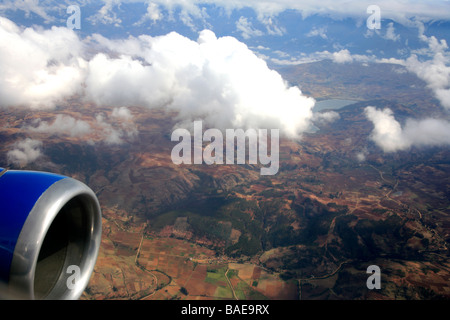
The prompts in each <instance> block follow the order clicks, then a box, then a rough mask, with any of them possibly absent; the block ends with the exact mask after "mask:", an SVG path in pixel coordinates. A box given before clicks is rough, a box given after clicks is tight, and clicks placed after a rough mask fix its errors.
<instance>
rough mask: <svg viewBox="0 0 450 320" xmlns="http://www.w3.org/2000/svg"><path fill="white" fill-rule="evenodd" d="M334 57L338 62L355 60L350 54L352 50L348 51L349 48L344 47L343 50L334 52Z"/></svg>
mask: <svg viewBox="0 0 450 320" xmlns="http://www.w3.org/2000/svg"><path fill="white" fill-rule="evenodd" d="M332 58H333V61H334V62H336V63H349V62H353V57H352V55H351V54H350V51H348V50H347V49H342V50H341V51H337V52H334V53H333V55H332Z"/></svg>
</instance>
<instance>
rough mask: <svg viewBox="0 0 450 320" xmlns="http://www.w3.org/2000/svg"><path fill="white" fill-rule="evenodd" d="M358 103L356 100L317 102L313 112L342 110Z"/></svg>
mask: <svg viewBox="0 0 450 320" xmlns="http://www.w3.org/2000/svg"><path fill="white" fill-rule="evenodd" d="M356 102H358V101H354V100H340V99H329V100H322V101H316V104H315V105H314V108H313V112H318V111H322V110H325V109H333V110H337V109H341V108H343V107H346V106H349V105H351V104H354V103H356Z"/></svg>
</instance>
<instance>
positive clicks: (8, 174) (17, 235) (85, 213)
mask: <svg viewBox="0 0 450 320" xmlns="http://www.w3.org/2000/svg"><path fill="white" fill-rule="evenodd" d="M101 223H102V221H101V209H100V205H99V202H98V200H97V197H96V195H95V194H94V192H93V191H92V190H91V189H90V188H89V187H87V186H86V185H85V184H83V183H81V182H80V181H77V180H75V179H72V178H68V177H65V176H61V175H56V174H52V173H45V172H35V171H16V170H5V169H3V168H0V298H3V299H16V298H17V299H78V298H79V297H80V296H81V294H82V293H83V291H84V290H85V288H86V286H87V284H88V282H89V279H90V277H91V274H92V272H93V270H94V266H95V263H96V261H97V256H98V251H99V248H100V241H101V230H102V228H101Z"/></svg>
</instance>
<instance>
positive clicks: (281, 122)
mask: <svg viewBox="0 0 450 320" xmlns="http://www.w3.org/2000/svg"><path fill="white" fill-rule="evenodd" d="M101 42H103V43H104V44H106V45H107V47H108V49H109V50H113V51H115V52H116V53H117V54H118V55H119V56H120V57H119V58H115V59H113V58H109V57H107V56H106V55H104V54H99V55H97V56H96V57H95V58H93V59H92V60H91V61H90V62H89V74H88V77H87V80H86V85H87V96H88V97H89V98H90V99H92V100H93V101H95V102H96V103H97V104H100V105H113V106H131V105H144V106H147V107H150V108H154V107H161V106H166V108H168V109H171V110H175V111H178V112H179V120H180V122H183V121H192V120H195V119H196V118H203V119H204V120H205V121H206V122H207V124H209V125H212V126H215V127H219V128H232V127H247V128H249V127H260V126H273V127H278V128H281V129H282V131H283V130H284V133H285V134H286V135H288V136H291V137H298V135H299V134H300V133H301V132H302V131H304V130H306V128H307V127H308V126H309V122H310V119H311V117H312V112H311V108H312V107H313V105H314V100H313V99H311V98H307V97H305V96H303V95H302V93H301V91H300V90H299V89H298V88H297V87H288V86H287V84H286V83H285V81H284V80H283V79H282V77H281V76H280V74H278V73H277V72H275V71H273V70H270V69H269V68H268V66H267V64H266V63H265V62H264V61H263V60H261V59H260V58H258V57H257V56H256V55H255V54H254V53H253V52H252V51H251V50H250V49H249V48H248V47H247V46H246V45H245V44H243V43H241V42H239V41H238V40H236V39H235V38H232V37H223V38H216V36H215V34H214V33H213V32H211V31H207V30H205V31H203V32H201V33H200V35H199V38H198V40H197V41H191V40H189V39H188V38H185V37H183V36H181V35H179V34H177V33H170V34H168V35H166V36H161V37H148V36H141V37H138V38H129V39H128V40H127V41H126V43H128V44H130V45H129V46H128V45H124V42H123V41H103V40H101ZM130 48H134V49H135V50H136V51H134V52H131V51H130ZM125 53H126V54H125ZM131 56H134V57H136V59H133V58H132V57H131ZM137 58H139V59H137ZM142 60H143V61H142Z"/></svg>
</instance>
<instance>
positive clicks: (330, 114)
mask: <svg viewBox="0 0 450 320" xmlns="http://www.w3.org/2000/svg"><path fill="white" fill-rule="evenodd" d="M340 118H341V116H340V115H339V113H337V112H336V111H327V112H315V113H314V116H313V119H312V120H313V121H314V122H315V123H319V124H326V123H332V122H334V121H336V120H339V119H340Z"/></svg>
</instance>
